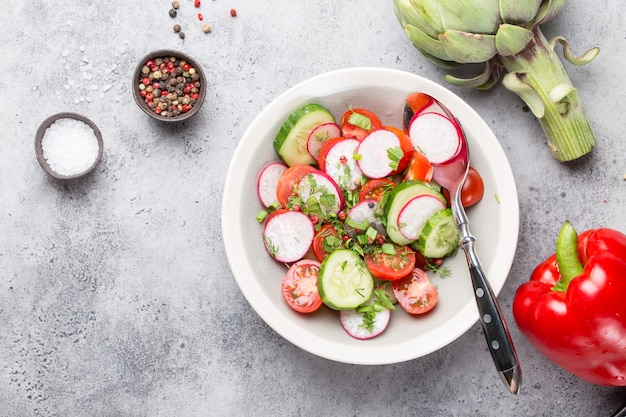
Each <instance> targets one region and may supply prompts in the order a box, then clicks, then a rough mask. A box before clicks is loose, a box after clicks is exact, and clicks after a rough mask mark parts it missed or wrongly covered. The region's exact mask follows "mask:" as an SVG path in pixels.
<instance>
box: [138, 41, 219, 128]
mask: <svg viewBox="0 0 626 417" xmlns="http://www.w3.org/2000/svg"><path fill="white" fill-rule="evenodd" d="M170 56H173V57H176V58H179V59H181V60H185V61H187V62H188V63H189V64H191V66H192V67H194V68H195V69H196V72H197V73H198V75H199V77H200V78H199V80H200V91H199V92H198V94H199V96H198V99H197V100H196V104H194V105H193V107H192V108H191V110H189V111H188V112H186V113H181V114H179V115H178V116H173V117H165V116H161V115H160V114H157V113H155V112H154V111H153V110H152V109H151V108H150V107H149V106H148V104H146V102H145V100H144V98H143V97H141V94H140V91H139V87H138V86H139V80H140V79H141V78H142V77H141V69H142V68H143V66H144V65H145V64H146V62H148V61H149V60H151V59H155V58H164V57H170ZM132 83H133V85H132V89H133V98H134V99H135V103H137V105H138V106H139V108H140V109H141V110H143V112H144V113H146V114H147V115H148V116H150V117H152V118H154V119H156V120H161V121H164V122H180V121H183V120H187V119H189V118H190V117H192V116H193V115H194V114H196V113H198V111H199V110H200V107H202V104H204V99H205V97H206V90H207V85H206V76H205V74H204V71H203V70H202V67H201V66H200V64H199V63H198V61H196V60H195V59H193V58H192V57H190V56H189V55H187V54H185V53H182V52H179V51H173V50H168V49H161V50H158V51H154V52H150V53H149V54H148V55H146V56H144V57H143V58H142V59H141V61H139V64H138V65H137V68H135V72H134V74H133V82H132Z"/></svg>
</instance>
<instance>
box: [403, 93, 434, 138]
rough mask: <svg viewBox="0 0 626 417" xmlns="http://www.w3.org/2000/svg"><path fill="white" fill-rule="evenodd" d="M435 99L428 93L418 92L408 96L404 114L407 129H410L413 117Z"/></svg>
mask: <svg viewBox="0 0 626 417" xmlns="http://www.w3.org/2000/svg"><path fill="white" fill-rule="evenodd" d="M434 101H435V100H434V99H433V98H432V97H431V96H429V95H428V94H426V93H420V92H416V93H411V94H409V95H408V96H407V98H406V100H405V102H404V114H403V117H402V121H403V124H404V129H405V131H408V130H409V125H410V124H411V120H413V117H414V116H415V115H416V114H417V113H419V112H421V111H422V110H424V109H425V108H426V107H428V106H430V105H431V104H433V102H434Z"/></svg>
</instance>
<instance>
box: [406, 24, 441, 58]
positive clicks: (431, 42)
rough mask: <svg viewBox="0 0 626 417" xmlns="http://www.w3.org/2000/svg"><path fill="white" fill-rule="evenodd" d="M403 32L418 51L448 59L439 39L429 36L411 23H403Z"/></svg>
mask: <svg viewBox="0 0 626 417" xmlns="http://www.w3.org/2000/svg"><path fill="white" fill-rule="evenodd" d="M404 32H405V33H406V35H407V36H408V37H409V39H410V40H411V42H413V44H414V45H415V47H417V48H418V49H419V50H420V51H426V52H428V54H429V55H432V56H434V57H435V58H438V59H441V60H444V61H450V56H449V55H448V53H447V52H446V50H445V48H444V47H443V44H442V43H441V41H440V40H439V39H433V38H431V37H430V36H428V35H427V34H426V33H424V32H422V31H421V30H420V29H419V28H417V27H415V26H413V25H405V26H404Z"/></svg>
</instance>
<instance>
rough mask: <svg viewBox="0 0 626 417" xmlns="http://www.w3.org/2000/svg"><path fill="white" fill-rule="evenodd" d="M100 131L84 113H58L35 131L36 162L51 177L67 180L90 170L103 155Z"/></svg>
mask: <svg viewBox="0 0 626 417" xmlns="http://www.w3.org/2000/svg"><path fill="white" fill-rule="evenodd" d="M102 149H103V141H102V133H101V132H100V129H98V126H96V124H95V123H94V122H92V121H91V120H89V119H88V118H86V117H85V116H82V115H80V114H76V113H58V114H55V115H53V116H50V117H48V118H47V119H46V120H44V121H43V122H42V123H41V125H40V126H39V129H37V133H36V134H35V153H36V155H37V161H39V165H41V167H42V168H43V169H44V171H46V172H47V173H48V174H50V175H51V176H52V177H54V178H58V179H62V180H67V179H72V178H78V177H82V176H83V175H86V174H88V173H89V172H91V171H93V169H94V168H95V167H96V165H98V162H99V161H100V158H101V157H102Z"/></svg>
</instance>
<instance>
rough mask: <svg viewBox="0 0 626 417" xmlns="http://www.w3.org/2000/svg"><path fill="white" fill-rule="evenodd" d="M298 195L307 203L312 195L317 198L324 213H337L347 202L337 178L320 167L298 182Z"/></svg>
mask: <svg viewBox="0 0 626 417" xmlns="http://www.w3.org/2000/svg"><path fill="white" fill-rule="evenodd" d="M298 196H299V197H300V198H301V199H302V201H303V202H305V203H307V204H309V199H310V198H311V197H313V198H315V199H316V200H317V202H318V203H319V205H320V209H321V211H322V213H323V214H337V213H339V211H340V210H341V209H343V206H344V203H345V200H344V198H343V193H342V192H341V189H340V188H339V186H338V185H337V183H336V182H335V180H333V179H332V178H331V177H330V176H329V175H328V174H326V173H325V172H322V171H320V170H318V169H316V170H313V171H312V172H311V173H309V174H308V175H306V176H304V177H302V179H301V180H300V181H299V182H298Z"/></svg>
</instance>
